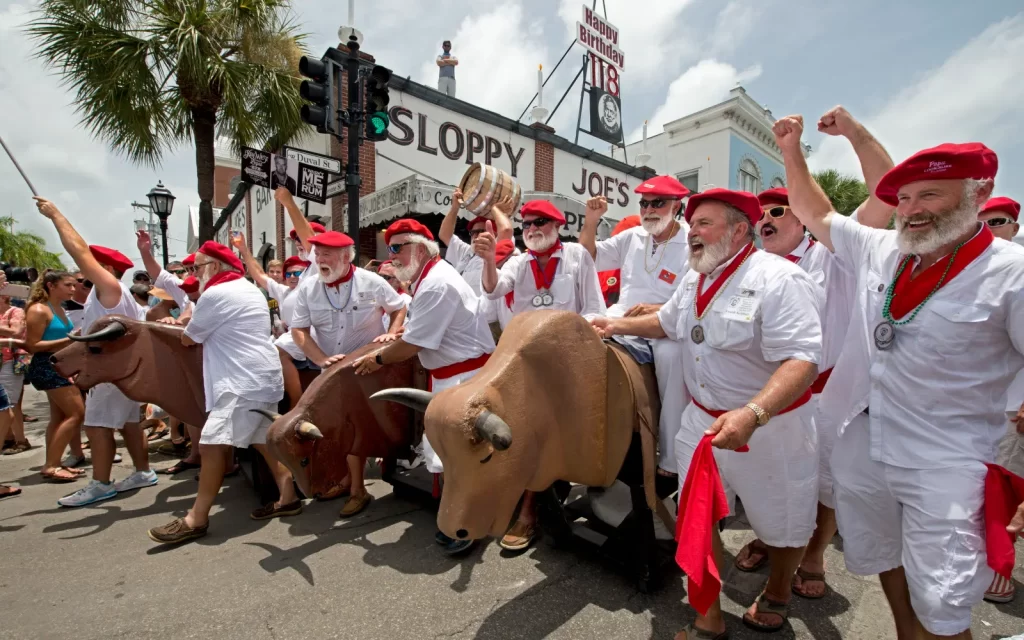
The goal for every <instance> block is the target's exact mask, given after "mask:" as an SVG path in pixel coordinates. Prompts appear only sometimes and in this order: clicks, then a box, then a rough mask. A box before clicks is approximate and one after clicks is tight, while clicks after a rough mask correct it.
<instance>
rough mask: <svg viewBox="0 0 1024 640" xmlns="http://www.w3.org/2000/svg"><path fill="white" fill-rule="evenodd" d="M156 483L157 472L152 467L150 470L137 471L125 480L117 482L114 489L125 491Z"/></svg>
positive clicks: (119, 491)
mask: <svg viewBox="0 0 1024 640" xmlns="http://www.w3.org/2000/svg"><path fill="white" fill-rule="evenodd" d="M156 483H157V477H156V472H155V471H153V470H152V469H151V470H149V471H136V472H135V473H133V474H132V475H130V476H128V477H127V478H125V479H124V480H121V481H119V482H115V483H114V490H115V491H116V492H118V493H124V492H125V491H133V490H135V489H141V488H143V487H152V486H153V485H154V484H156Z"/></svg>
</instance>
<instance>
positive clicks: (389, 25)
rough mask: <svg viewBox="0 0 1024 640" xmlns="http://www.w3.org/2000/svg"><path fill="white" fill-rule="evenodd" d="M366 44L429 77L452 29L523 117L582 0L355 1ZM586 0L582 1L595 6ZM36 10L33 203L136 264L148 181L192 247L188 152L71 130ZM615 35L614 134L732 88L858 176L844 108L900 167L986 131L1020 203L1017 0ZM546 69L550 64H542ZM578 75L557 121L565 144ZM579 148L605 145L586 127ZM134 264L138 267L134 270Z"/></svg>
mask: <svg viewBox="0 0 1024 640" xmlns="http://www.w3.org/2000/svg"><path fill="white" fill-rule="evenodd" d="M354 1H355V16H356V19H355V22H356V24H355V26H356V27H357V28H358V29H360V30H361V31H362V32H363V34H364V44H363V49H364V51H367V52H368V53H371V54H372V55H374V56H375V57H376V60H377V62H378V64H382V65H384V66H387V67H389V68H391V69H392V70H393V71H394V73H395V74H397V75H398V76H402V77H406V76H408V77H411V78H412V79H413V80H415V81H418V82H422V83H425V84H428V85H431V86H433V85H435V84H436V78H437V67H436V65H435V64H434V58H435V56H436V55H437V54H438V53H440V44H441V42H442V41H443V40H445V39H450V40H452V42H453V49H452V52H453V53H454V54H455V55H456V56H458V58H459V61H460V65H459V67H458V69H457V78H458V95H459V97H460V98H461V99H463V100H467V101H469V102H473V103H475V104H477V105H479V106H482V107H484V108H487V109H491V110H493V111H496V112H498V113H501V114H503V115H506V116H509V117H512V118H516V117H518V116H519V114H520V113H521V112H522V111H523V109H524V108H525V107H526V105H527V104H528V103H529V101H530V99H531V98H532V96H533V93H534V91H535V87H536V70H537V65H538V64H543V65H544V68H545V70H550V69H551V68H553V67H554V65H555V63H556V62H557V61H558V59H559V58H560V57H561V56H562V54H563V53H564V52H565V50H566V49H567V48H568V47H569V45H570V43H571V42H572V40H573V33H574V30H575V24H576V21H577V20H580V16H581V13H582V7H583V4H584V3H583V1H582V0H500V1H499V0H432V1H431V2H423V1H422V0H354ZM592 3H593V0H590V1H589V2H587V3H586V4H587V5H588V6H590V5H591V4H592ZM36 5H37V3H36V2H33V1H28V0H0V136H2V137H3V138H4V140H5V141H7V144H8V146H10V147H11V148H12V151H14V153H15V155H16V157H18V159H19V161H20V162H21V164H22V166H23V168H24V169H25V171H26V172H27V173H28V175H29V177H30V178H31V180H32V182H33V183H34V184H35V186H36V188H37V189H39V191H40V192H41V194H42V195H45V196H47V197H49V198H50V199H52V200H54V202H55V203H57V205H58V206H59V207H60V208H61V210H62V211H63V212H64V213H65V214H66V215H67V216H68V218H69V219H70V220H71V221H72V223H73V224H74V225H75V226H76V228H78V229H79V231H80V232H81V233H82V235H83V236H84V237H85V239H86V240H87V241H89V242H93V243H99V244H105V245H108V246H114V247H116V248H118V249H120V250H121V251H123V252H124V253H126V254H127V255H128V256H129V257H131V258H133V259H134V260H136V262H137V263H139V260H138V257H139V256H138V250H137V249H136V248H135V240H134V234H133V229H134V226H133V222H132V221H133V220H134V219H136V218H139V217H141V216H140V212H136V211H133V210H132V207H131V202H132V201H133V200H134V201H138V202H145V201H146V200H145V195H146V193H147V192H148V191H149V190H150V188H152V187H153V186H154V185H155V184H156V182H157V180H163V182H164V184H165V185H166V186H167V187H168V188H169V189H170V190H171V191H172V192H173V193H174V194H175V195H176V196H177V201H176V204H175V211H174V213H173V214H172V216H171V218H170V221H169V225H170V231H169V235H170V237H171V240H170V242H169V246H170V252H171V254H172V255H176V256H177V257H178V258H181V257H183V256H184V255H185V238H186V235H187V225H188V222H187V207H188V205H190V204H191V205H198V202H199V197H198V194H197V192H196V177H195V156H194V153H193V151H192V149H191V148H181V149H178V150H176V151H174V152H172V153H168V154H167V155H166V156H165V159H164V161H163V163H162V165H161V166H160V167H158V168H156V169H153V168H151V167H136V166H133V165H131V164H130V163H128V162H127V161H125V160H124V159H123V158H121V157H120V156H118V155H116V154H115V153H113V152H111V151H110V150H109V149H107V148H106V147H105V146H104V145H103V143H101V142H98V141H96V140H94V139H93V138H92V137H91V136H90V134H89V132H88V131H86V130H85V129H83V128H82V127H81V126H80V125H79V124H78V116H77V115H76V113H75V106H74V104H73V103H72V96H71V95H70V94H69V93H68V92H67V91H66V90H65V89H64V88H63V87H62V86H61V83H60V78H59V77H58V76H56V75H55V74H54V73H53V72H51V71H47V70H46V69H45V68H44V66H43V64H42V63H41V61H39V60H38V59H36V58H34V57H33V43H32V42H31V41H30V40H29V39H28V38H27V37H26V35H25V33H24V25H25V23H26V22H27V21H28V20H29V19H30V18H31V12H32V11H34V10H35V7H36ZM602 5H604V6H605V7H606V8H607V19H608V21H609V22H611V23H612V24H613V25H615V26H616V27H617V28H618V29H619V30H620V33H621V43H620V46H619V48H620V49H621V50H622V51H623V52H624V53H625V67H626V68H625V71H624V73H623V75H622V89H621V96H622V111H623V118H624V123H623V124H624V127H625V130H626V131H627V132H629V133H627V136H629V138H628V139H629V140H630V141H632V140H633V139H635V138H638V137H639V132H640V128H641V126H642V124H643V121H644V120H645V119H647V120H649V134H650V135H653V134H655V133H657V132H658V131H660V130H661V126H662V125H663V124H664V123H666V122H669V121H671V120H674V119H676V118H679V117H682V116H685V115H687V114H689V113H692V112H694V111H696V110H699V109H703V108H706V107H709V106H712V105H714V104H716V103H718V102H721V101H722V100H723V99H725V98H726V96H727V93H728V91H729V90H730V89H732V88H733V87H734V86H736V85H737V84H741V85H742V86H743V87H744V88H745V89H746V90H747V93H748V94H749V95H750V96H751V97H752V98H753V99H755V100H756V101H758V102H759V103H761V104H762V105H765V106H766V107H768V108H769V109H771V111H772V113H773V114H774V115H775V116H776V117H781V116H783V115H787V114H791V113H799V114H803V115H804V118H805V120H806V121H807V124H808V130H807V131H805V135H804V142H806V143H808V144H810V145H811V146H812V148H813V149H814V151H813V153H812V155H811V157H810V164H811V166H812V168H814V169H822V168H829V167H832V168H837V169H840V170H842V171H845V172H849V173H855V174H856V173H859V168H858V165H857V161H856V157H855V156H854V155H853V153H852V151H851V150H850V148H849V145H848V144H846V143H845V141H843V140H839V139H835V138H827V137H825V136H822V135H821V134H818V133H817V132H816V131H814V130H813V129H814V127H813V123H814V122H815V121H816V120H817V118H818V117H819V116H820V115H821V114H822V113H824V112H825V111H826V110H828V109H829V108H831V107H833V106H835V105H837V104H842V105H843V106H845V107H846V108H847V109H848V110H849V111H850V112H851V113H852V114H853V115H854V117H856V118H858V119H859V120H861V121H862V122H864V123H865V124H866V125H867V126H868V127H869V128H870V129H871V131H872V132H873V133H874V134H875V136H876V137H877V138H878V139H879V140H880V141H881V142H882V143H883V144H884V145H885V146H886V148H887V149H888V150H889V152H890V154H891V155H892V156H893V158H894V159H895V160H896V161H897V162H899V161H900V160H902V159H903V158H905V157H907V156H908V155H910V154H912V153H913V152H915V151H917V150H919V149H922V148H925V147H928V146H932V145H935V144H938V143H941V142H966V141H980V142H984V143H985V144H987V145H989V146H990V147H992V148H993V149H994V150H995V151H996V152H997V153H998V155H999V161H1000V171H999V175H998V176H997V178H996V193H997V194H1000V195H1008V196H1010V197H1013V198H1015V199H1017V200H1019V201H1024V180H1022V177H1024V144H1022V143H1024V6H1022V5H1021V3H1020V2H1019V0H986V1H985V2H975V3H970V2H961V1H956V0H900V1H899V2H892V1H891V0H888V1H886V0H862V1H861V2H856V3H851V2H848V1H846V0H730V1H729V2H722V1H721V0H603V1H602V2H597V9H598V10H599V11H601V9H602ZM294 7H295V13H296V19H297V21H298V23H299V24H300V25H301V28H302V29H303V30H304V31H305V32H306V33H307V34H308V40H307V47H308V49H309V51H310V52H311V53H315V54H316V55H320V54H322V53H323V51H324V50H325V49H326V48H327V47H329V46H335V45H337V42H338V40H337V29H338V27H339V26H341V25H343V24H344V23H345V22H346V21H347V2H346V0H298V1H296V2H294ZM582 55H583V49H582V47H580V46H579V45H576V46H575V47H574V48H573V49H572V50H571V51H570V53H569V55H568V56H566V59H565V62H564V63H563V64H562V66H561V67H560V68H559V69H558V70H557V72H556V73H555V74H554V76H553V77H552V79H551V80H550V81H549V83H548V85H547V87H545V102H546V103H548V105H553V104H554V102H555V100H556V99H557V98H558V97H559V96H561V94H562V93H563V92H564V91H565V90H566V88H567V87H568V85H569V83H570V82H571V81H572V79H573V76H574V75H575V74H576V73H577V72H578V71H579V69H580V64H581V61H582ZM545 73H547V71H546V72H545ZM578 101H579V84H578V83H577V84H576V85H575V87H574V88H573V91H572V92H571V93H570V95H569V97H567V98H566V100H565V103H564V104H563V105H562V107H561V109H560V110H559V111H558V112H557V113H556V114H555V116H554V119H553V120H552V122H551V124H552V125H553V126H554V127H555V129H556V131H557V132H559V133H560V134H562V135H563V136H566V137H568V138H570V139H572V137H573V135H574V134H573V127H574V125H575V115H576V109H577V106H578ZM580 142H581V143H582V144H586V145H588V146H594V147H595V148H601V149H606V148H607V147H606V145H605V144H604V143H601V142H598V141H596V140H593V139H589V138H587V137H586V136H581V138H580ZM30 198H31V194H30V193H29V191H28V188H27V187H26V186H25V184H24V182H22V180H21V178H20V176H19V175H18V174H17V172H16V170H15V169H14V167H13V165H11V163H10V162H9V161H8V160H7V158H6V157H4V156H3V155H0V215H13V216H14V217H15V219H16V220H17V224H18V227H17V228H18V229H26V230H31V231H34V232H37V233H40V234H41V235H43V237H44V238H46V240H47V242H48V245H49V248H50V249H51V250H59V245H58V241H57V238H56V234H55V233H54V232H53V230H52V226H50V224H49V222H48V221H47V220H45V219H44V218H42V217H41V216H40V215H39V214H38V213H37V212H36V210H35V207H34V206H33V204H32V201H31V199H30ZM140 266H141V265H140Z"/></svg>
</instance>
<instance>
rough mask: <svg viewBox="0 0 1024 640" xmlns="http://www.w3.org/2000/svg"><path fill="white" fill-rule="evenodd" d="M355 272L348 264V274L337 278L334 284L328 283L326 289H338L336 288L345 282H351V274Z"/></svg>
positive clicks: (353, 267) (352, 266)
mask: <svg viewBox="0 0 1024 640" xmlns="http://www.w3.org/2000/svg"><path fill="white" fill-rule="evenodd" d="M355 272H356V268H355V266H354V265H351V264H350V265H349V266H348V273H346V274H345V275H343V276H341V277H340V278H338V279H337V280H335V281H334V282H328V283H327V286H328V287H338V286H341V285H343V284H345V283H346V282H348V281H349V280H351V279H352V274H354V273H355Z"/></svg>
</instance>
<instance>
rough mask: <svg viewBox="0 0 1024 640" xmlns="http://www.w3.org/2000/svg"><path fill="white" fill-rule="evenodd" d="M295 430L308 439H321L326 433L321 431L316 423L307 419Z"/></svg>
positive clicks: (301, 436)
mask: <svg viewBox="0 0 1024 640" xmlns="http://www.w3.org/2000/svg"><path fill="white" fill-rule="evenodd" d="M295 432H296V433H297V434H299V437H300V438H305V439H306V440H321V439H322V438H323V437H324V434H322V433H320V429H318V428H317V426H316V425H315V424H313V423H312V422H307V421H305V420H303V421H302V422H300V423H299V426H297V427H295Z"/></svg>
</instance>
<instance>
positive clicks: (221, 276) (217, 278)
mask: <svg viewBox="0 0 1024 640" xmlns="http://www.w3.org/2000/svg"><path fill="white" fill-rule="evenodd" d="M241 279H242V274H240V273H238V272H237V271H218V272H217V273H216V274H214V276H213V277H212V278H210V280H209V281H208V282H207V283H206V287H204V288H203V290H204V291H205V290H207V289H209V288H210V287H214V286H216V285H218V284H224V283H225V282H231V281H232V280H241Z"/></svg>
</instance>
